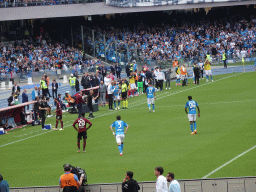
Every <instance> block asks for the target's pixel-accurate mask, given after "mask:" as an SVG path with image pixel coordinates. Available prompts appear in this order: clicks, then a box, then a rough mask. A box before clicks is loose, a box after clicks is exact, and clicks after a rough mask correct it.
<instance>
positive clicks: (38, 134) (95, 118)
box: [0, 73, 243, 147]
mask: <svg viewBox="0 0 256 192" xmlns="http://www.w3.org/2000/svg"><path fill="white" fill-rule="evenodd" d="M240 74H243V73H238V74H235V75H231V76H228V77H224V78H222V79H218V80H216V81H213V82H209V83H206V84H203V85H199V86H196V87H192V88H189V89H185V90H182V91H178V92H175V93H171V94H167V95H165V96H163V97H160V98H158V100H159V99H162V98H165V97H168V96H171V95H176V94H178V93H182V92H184V91H188V90H191V89H195V88H198V87H202V86H204V85H208V84H211V83H215V82H218V81H221V80H224V79H228V78H230V77H234V76H237V75H240ZM161 95H164V94H161ZM145 103H146V102H142V103H139V104H136V105H132V106H131V107H135V106H139V105H142V104H145ZM115 112H118V111H113V112H111V113H106V114H103V115H100V116H98V117H96V118H99V117H103V116H106V115H110V114H113V113H115ZM96 118H95V119H96ZM71 125H72V124H71ZM71 125H68V127H69V126H71ZM51 131H52V130H51ZM51 131H47V132H44V133H40V134H38V135H33V136H31V137H27V138H24V139H20V140H17V141H13V142H11V143H6V144H4V145H0V147H4V146H7V145H11V144H13V143H17V142H20V141H24V140H27V139H30V138H33V137H36V136H39V135H43V134H45V133H49V132H51Z"/></svg>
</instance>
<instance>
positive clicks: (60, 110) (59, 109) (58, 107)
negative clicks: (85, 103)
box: [56, 102, 62, 115]
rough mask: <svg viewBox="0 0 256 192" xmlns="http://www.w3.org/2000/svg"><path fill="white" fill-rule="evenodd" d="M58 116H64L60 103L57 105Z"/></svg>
mask: <svg viewBox="0 0 256 192" xmlns="http://www.w3.org/2000/svg"><path fill="white" fill-rule="evenodd" d="M56 115H62V109H61V104H60V102H58V103H57V105H56Z"/></svg>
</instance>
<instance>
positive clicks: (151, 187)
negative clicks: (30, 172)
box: [10, 177, 256, 192]
mask: <svg viewBox="0 0 256 192" xmlns="http://www.w3.org/2000/svg"><path fill="white" fill-rule="evenodd" d="M135 179H136V178H135ZM179 183H180V186H181V192H215V191H216V192H255V191H256V177H236V178H216V179H195V180H179ZM139 185H140V188H141V189H140V192H155V191H156V188H155V182H139ZM84 189H85V191H86V192H122V184H121V183H112V184H92V185H88V186H85V187H84ZM32 191H33V192H61V191H62V189H60V188H59V186H50V187H27V188H11V189H10V192H32Z"/></svg>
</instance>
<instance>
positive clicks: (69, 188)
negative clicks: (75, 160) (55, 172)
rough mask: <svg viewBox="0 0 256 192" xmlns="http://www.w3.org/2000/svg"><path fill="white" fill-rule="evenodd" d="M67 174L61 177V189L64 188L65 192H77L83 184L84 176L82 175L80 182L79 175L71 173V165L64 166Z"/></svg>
mask: <svg viewBox="0 0 256 192" xmlns="http://www.w3.org/2000/svg"><path fill="white" fill-rule="evenodd" d="M63 168H64V171H65V173H64V174H63V175H61V176H60V180H59V183H60V188H63V192H77V191H78V188H79V186H80V185H81V184H82V182H83V178H84V176H83V175H82V176H81V178H80V181H79V180H78V177H77V175H75V174H73V173H70V171H71V165H70V164H65V165H63Z"/></svg>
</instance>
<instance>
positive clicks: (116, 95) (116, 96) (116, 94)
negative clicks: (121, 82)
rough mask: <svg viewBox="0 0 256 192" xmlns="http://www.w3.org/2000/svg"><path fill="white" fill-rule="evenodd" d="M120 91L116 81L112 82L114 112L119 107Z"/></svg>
mask: <svg viewBox="0 0 256 192" xmlns="http://www.w3.org/2000/svg"><path fill="white" fill-rule="evenodd" d="M120 91H121V89H120V88H119V86H118V83H117V82H116V81H114V92H113V94H114V106H115V110H117V109H120V107H119V105H120V100H121V99H120ZM116 102H117V106H116Z"/></svg>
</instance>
